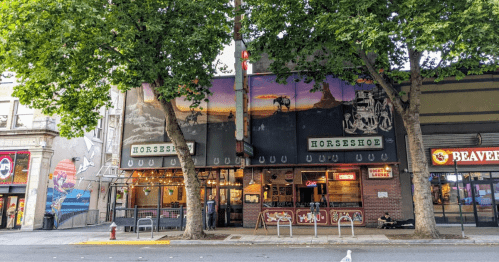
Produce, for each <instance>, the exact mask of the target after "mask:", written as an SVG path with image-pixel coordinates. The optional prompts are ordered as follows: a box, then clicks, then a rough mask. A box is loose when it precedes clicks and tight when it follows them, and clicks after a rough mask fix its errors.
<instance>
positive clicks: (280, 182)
mask: <svg viewBox="0 0 499 262" xmlns="http://www.w3.org/2000/svg"><path fill="white" fill-rule="evenodd" d="M263 179H264V185H263V206H264V207H293V179H294V180H295V184H301V181H302V180H301V176H299V177H294V176H293V170H292V169H273V170H272V169H269V170H264V172H263Z"/></svg>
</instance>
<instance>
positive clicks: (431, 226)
mask: <svg viewBox="0 0 499 262" xmlns="http://www.w3.org/2000/svg"><path fill="white" fill-rule="evenodd" d="M403 120H404V126H405V129H406V131H407V138H408V140H409V141H408V142H409V152H410V157H411V160H412V173H413V178H412V183H413V185H414V197H413V201H414V214H415V216H416V230H414V235H416V236H418V237H419V238H438V237H439V233H438V230H437V227H436V223H435V215H434V213H433V201H432V199H431V190H430V186H431V185H430V181H429V176H430V173H429V171H428V162H427V159H426V155H425V152H424V146H423V134H422V132H421V125H420V123H419V113H412V114H411V113H407V114H406V115H405V116H403Z"/></svg>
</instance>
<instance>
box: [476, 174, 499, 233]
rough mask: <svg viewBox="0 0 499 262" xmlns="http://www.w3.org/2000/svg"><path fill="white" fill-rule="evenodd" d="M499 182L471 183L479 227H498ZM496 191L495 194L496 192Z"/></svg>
mask: <svg viewBox="0 0 499 262" xmlns="http://www.w3.org/2000/svg"><path fill="white" fill-rule="evenodd" d="M498 183H499V182H497V181H496V182H492V181H471V190H472V196H473V205H474V212H475V219H476V226H477V227H496V226H497V225H498V224H497V221H498V216H499V214H498V208H497V206H498V204H499V203H497V202H498V200H496V197H497V196H496V195H498V194H499V192H497V191H496V190H495V189H498ZM494 191H495V192H494Z"/></svg>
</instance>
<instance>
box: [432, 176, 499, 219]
mask: <svg viewBox="0 0 499 262" xmlns="http://www.w3.org/2000/svg"><path fill="white" fill-rule="evenodd" d="M498 175H499V173H498V172H470V173H458V175H457V176H456V175H455V174H454V173H431V194H432V200H433V208H434V212H435V219H436V221H437V223H460V222H461V218H460V213H459V202H458V193H459V197H460V199H461V209H462V215H463V222H464V223H473V224H474V223H477V225H478V224H483V223H492V224H494V223H495V222H496V221H497V217H496V216H497V215H498V211H499V210H496V209H497V208H498V207H497V206H496V205H494V203H496V204H499V191H498V190H499V187H498V186H497V185H498V184H499V183H498V181H497V180H498V179H497V178H498ZM458 186H459V189H458ZM496 187H497V188H496ZM458 190H459V191H458Z"/></svg>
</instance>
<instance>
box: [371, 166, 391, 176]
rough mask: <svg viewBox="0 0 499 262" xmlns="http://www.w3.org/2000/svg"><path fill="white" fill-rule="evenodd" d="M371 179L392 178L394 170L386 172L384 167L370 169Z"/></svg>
mask: <svg viewBox="0 0 499 262" xmlns="http://www.w3.org/2000/svg"><path fill="white" fill-rule="evenodd" d="M368 173H369V178H392V177H393V173H392V169H391V168H390V169H389V170H386V168H383V167H375V168H368Z"/></svg>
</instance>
